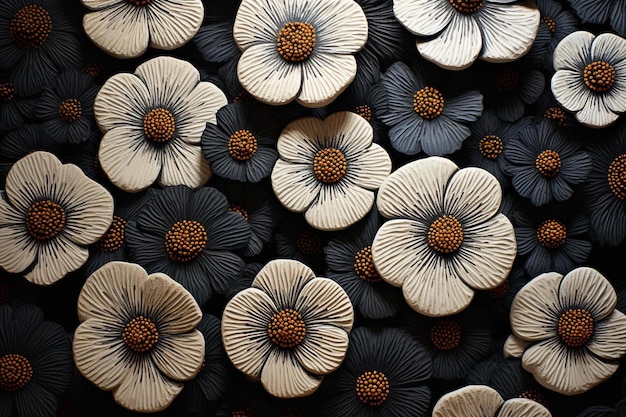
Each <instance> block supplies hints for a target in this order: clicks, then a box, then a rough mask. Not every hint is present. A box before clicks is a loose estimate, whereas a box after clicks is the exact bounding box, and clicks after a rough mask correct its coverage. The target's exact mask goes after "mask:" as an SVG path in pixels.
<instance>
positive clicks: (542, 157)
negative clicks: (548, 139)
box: [535, 149, 562, 177]
mask: <svg viewBox="0 0 626 417" xmlns="http://www.w3.org/2000/svg"><path fill="white" fill-rule="evenodd" d="M561 166H562V162H561V156H560V155H559V154H558V152H556V151H553V150H552V149H546V150H545V151H542V152H541V153H540V154H539V155H537V158H535V168H537V171H539V173H540V174H541V175H543V176H544V177H555V176H556V174H558V173H559V171H560V170H561Z"/></svg>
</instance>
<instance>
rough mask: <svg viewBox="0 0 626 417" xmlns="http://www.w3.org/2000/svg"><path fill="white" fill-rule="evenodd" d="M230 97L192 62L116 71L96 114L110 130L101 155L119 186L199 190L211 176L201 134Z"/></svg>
mask: <svg viewBox="0 0 626 417" xmlns="http://www.w3.org/2000/svg"><path fill="white" fill-rule="evenodd" d="M226 104H227V100H226V96H225V95H224V93H222V91H220V89H219V88H217V87H216V86H215V85H213V84H211V83H209V82H200V73H199V72H198V70H197V69H195V68H194V67H193V65H191V64H190V63H188V62H186V61H181V60H180V59H176V58H171V57H158V58H154V59H151V60H150V61H147V62H145V63H143V64H141V65H140V66H139V67H137V70H136V71H135V74H127V73H122V74H116V75H114V76H112V77H111V78H109V79H108V80H107V82H106V83H105V84H104V86H103V87H102V89H101V90H100V92H98V95H97V96H96V100H95V102H94V106H93V107H94V113H95V116H96V121H97V122H98V125H99V126H100V129H101V130H102V131H103V132H105V134H104V137H103V138H102V142H101V143H100V150H99V153H98V157H99V160H100V164H101V166H102V169H103V170H104V172H105V173H106V174H107V176H108V177H109V179H110V180H111V182H112V183H113V184H115V185H116V186H117V187H119V188H121V189H123V190H124V191H128V192H138V191H141V190H144V189H146V188H148V187H149V186H150V185H151V184H152V183H154V182H155V181H157V182H158V183H159V185H162V186H170V185H186V186H188V187H192V188H198V187H200V186H202V185H203V184H205V183H206V182H207V181H208V179H209V177H210V176H211V167H210V165H209V163H208V161H207V160H206V159H205V158H204V156H203V155H202V149H201V147H200V138H201V137H202V132H203V131H204V128H205V126H206V123H207V122H209V123H216V116H215V115H216V113H217V111H218V110H219V109H220V108H221V107H222V106H224V105H226Z"/></svg>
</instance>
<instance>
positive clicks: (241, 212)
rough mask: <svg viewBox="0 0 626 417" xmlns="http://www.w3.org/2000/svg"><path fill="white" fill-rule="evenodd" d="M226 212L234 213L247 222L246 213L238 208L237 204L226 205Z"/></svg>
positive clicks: (241, 208)
mask: <svg viewBox="0 0 626 417" xmlns="http://www.w3.org/2000/svg"><path fill="white" fill-rule="evenodd" d="M228 210H230V211H234V212H235V213H237V214H239V215H240V216H241V217H243V219H244V220H245V221H248V212H247V211H246V209H244V208H243V207H241V206H238V205H237V204H228Z"/></svg>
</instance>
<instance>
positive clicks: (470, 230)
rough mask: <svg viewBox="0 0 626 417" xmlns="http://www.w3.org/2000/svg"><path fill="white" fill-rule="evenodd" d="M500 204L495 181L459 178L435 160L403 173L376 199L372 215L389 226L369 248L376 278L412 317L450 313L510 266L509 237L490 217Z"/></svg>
mask: <svg viewBox="0 0 626 417" xmlns="http://www.w3.org/2000/svg"><path fill="white" fill-rule="evenodd" d="M501 200H502V191H501V188H500V184H499V183H498V180H497V179H496V178H495V177H494V176H493V175H491V174H490V173H489V172H487V171H485V170H483V169H480V168H464V169H461V170H459V168H458V167H457V166H456V165H455V164H454V163H453V162H452V161H450V160H448V159H445V158H440V157H429V158H425V159H420V160H417V161H414V162H411V163H409V164H406V165H404V166H403V167H401V168H399V169H398V170H397V171H395V172H394V173H393V174H391V175H390V176H389V177H388V178H387V179H386V180H385V182H383V184H382V185H381V187H380V190H379V192H378V200H377V202H376V204H377V206H378V210H379V211H380V213H381V214H382V215H383V216H385V217H387V218H389V219H392V220H390V221H388V222H386V223H385V224H383V225H382V227H381V228H380V229H379V230H378V232H377V233H376V237H375V238H374V243H372V255H373V260H374V265H375V266H376V269H377V270H378V273H379V274H380V276H381V277H382V278H383V279H384V280H385V281H387V282H389V283H390V284H391V285H394V286H396V287H402V291H403V293H404V298H405V299H406V301H407V303H408V304H409V305H410V306H411V307H412V308H413V309H414V310H415V311H417V312H418V313H421V314H423V315H426V316H448V315H451V314H454V313H458V312H459V311H461V310H463V309H464V308H466V307H467V306H468V305H469V304H470V302H471V301H472V299H473V298H474V291H475V290H487V289H492V288H495V287H497V286H498V285H500V284H501V283H502V282H504V280H505V279H506V277H507V275H508V273H509V271H510V270H511V266H512V265H513V260H514V258H515V253H516V244H515V233H514V231H513V226H512V225H511V222H510V221H509V219H508V218H507V217H506V216H505V215H504V214H499V213H498V212H499V207H500V202H501Z"/></svg>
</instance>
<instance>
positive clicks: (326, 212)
mask: <svg viewBox="0 0 626 417" xmlns="http://www.w3.org/2000/svg"><path fill="white" fill-rule="evenodd" d="M373 205H374V192H373V191H370V190H366V189H364V188H361V187H359V186H358V185H355V184H352V183H351V182H350V181H349V180H347V179H345V178H344V179H343V180H341V181H340V182H339V183H337V184H326V185H323V186H322V188H321V189H320V192H319V194H318V198H317V199H316V200H313V203H312V204H311V206H309V208H308V209H307V210H306V212H305V213H304V218H305V219H306V221H307V222H308V223H309V224H310V225H311V226H313V227H315V228H316V229H319V230H325V231H332V230H342V229H345V228H346V227H348V226H351V225H353V224H354V223H356V222H358V221H359V220H361V219H362V218H363V217H365V215H366V214H367V213H368V212H369V211H370V210H371V208H372V206H373Z"/></svg>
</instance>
